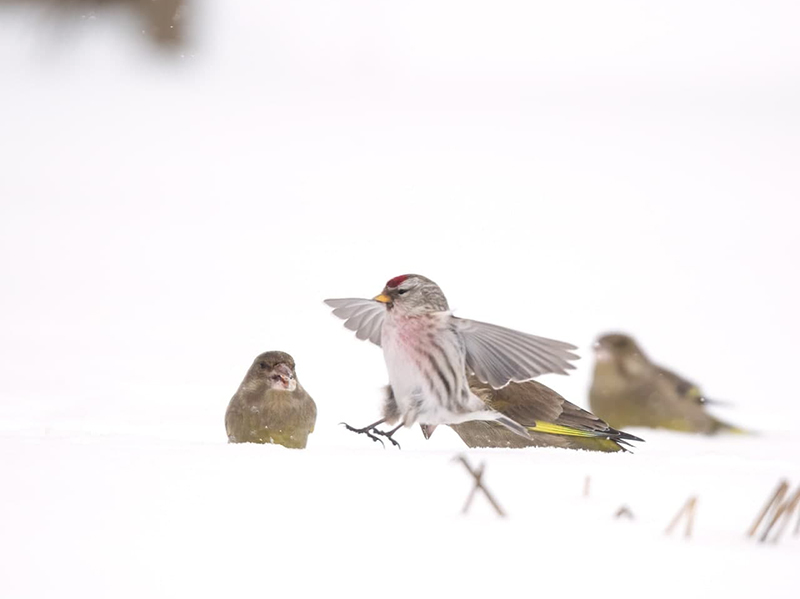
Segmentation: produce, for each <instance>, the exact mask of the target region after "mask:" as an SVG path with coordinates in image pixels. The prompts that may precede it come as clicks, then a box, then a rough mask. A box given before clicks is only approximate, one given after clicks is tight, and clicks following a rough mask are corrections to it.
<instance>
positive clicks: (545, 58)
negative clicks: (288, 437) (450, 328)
mask: <svg viewBox="0 0 800 599" xmlns="http://www.w3.org/2000/svg"><path fill="white" fill-rule="evenodd" d="M112 4H113V3H112ZM42 6H43V3H39V2H33V1H32V2H19V3H0V86H2V93H0V115H2V117H3V118H2V123H0V166H2V173H0V284H1V285H2V288H1V289H0V481H1V482H0V484H2V488H0V595H1V596H3V597H6V596H8V597H50V596H81V597H105V596H120V597H125V596H130V597H143V596H159V595H160V596H172V597H175V596H184V595H192V596H196V597H205V596H208V597H219V596H221V595H227V594H236V593H248V594H254V595H256V594H257V595H263V596H267V595H269V594H275V593H278V592H283V593H293V594H298V595H303V594H304V593H314V594H322V593H326V594H327V593H330V594H333V593H340V592H344V591H351V592H352V593H353V594H355V595H366V594H369V595H371V596H374V595H377V594H380V595H388V596H392V595H404V596H409V595H412V594H420V593H422V594H425V593H428V592H438V591H441V592H442V594H443V593H445V592H447V593H452V592H454V591H455V590H458V589H465V590H467V591H469V593H467V594H468V595H478V596H480V595H483V596H488V595H489V594H491V595H492V596H495V595H497V596H500V595H503V594H507V593H518V594H525V595H536V594H538V595H548V596H552V595H555V594H556V593H558V594H559V595H560V596H563V595H571V594H577V593H582V594H584V593H591V594H593V595H599V596H604V595H605V596H614V597H621V596H642V595H645V596H665V597H672V596H692V595H697V596H700V595H704V596H706V595H709V594H712V595H722V594H723V593H724V594H725V595H727V596H768V595H770V593H771V592H774V593H775V594H777V593H781V594H782V596H789V595H790V594H791V590H792V586H791V585H792V584H794V586H796V582H794V581H793V578H792V574H793V570H792V569H791V567H790V563H791V564H796V562H797V558H798V552H800V539H798V538H796V537H795V538H790V537H787V538H785V539H784V540H783V541H782V542H781V543H780V544H779V545H777V546H770V545H767V546H763V545H758V544H755V543H753V542H750V541H748V540H746V539H745V537H744V532H745V530H746V529H747V527H748V526H749V525H750V524H751V522H752V520H753V519H754V517H755V515H756V513H757V511H758V509H759V508H760V507H761V505H762V504H763V503H764V502H765V500H766V499H767V496H768V495H769V494H770V493H771V491H772V490H773V488H774V487H775V485H776V484H777V481H778V479H779V478H781V477H787V478H789V479H790V481H791V482H792V484H793V486H796V485H798V484H800V433H798V426H797V422H798V421H800V402H798V393H797V383H796V368H797V364H798V358H800V356H798V349H797V347H798V346H797V340H798V339H799V338H800V319H798V317H797V306H798V305H800V283H798V279H797V276H796V271H797V257H798V256H800V236H798V235H797V231H796V229H797V222H798V220H800V204H798V202H797V198H798V197H799V196H800V180H798V177H797V164H798V160H800V146H799V142H798V140H800V108H799V107H800V78H799V77H798V73H800V36H798V35H797V31H796V30H797V27H796V23H797V22H798V19H800V8H798V5H797V3H795V2H770V3H768V4H764V3H762V2H757V1H755V0H745V1H742V2H736V3H730V2H725V1H722V0H701V1H697V0H692V1H688V0H687V1H682V0H678V1H676V2H669V3H648V4H642V3H638V2H627V1H624V0H611V1H609V2H603V3H596V2H589V1H588V0H571V1H567V2H561V3H545V2H517V1H512V0H508V1H504V2H503V1H501V2H492V3H482V2H464V1H460V2H441V3H435V4H432V3H430V2H414V1H411V2H404V3H395V4H391V3H375V2H359V1H357V0H349V1H345V2H339V3H329V2H322V1H319V2H302V3H298V2H268V1H255V0H226V1H225V2H210V1H207V0H203V1H196V2H193V3H191V5H190V6H191V9H192V10H191V11H190V15H191V27H189V28H188V29H187V31H188V33H189V37H188V40H189V41H188V44H187V45H186V46H185V47H184V48H181V49H180V50H179V51H178V53H176V54H175V55H169V54H165V53H163V52H159V51H156V50H154V49H153V48H152V47H151V46H150V45H148V44H147V42H146V40H144V39H142V36H141V35H140V34H139V31H138V29H137V27H136V26H135V21H133V20H131V19H130V18H129V15H128V14H127V13H125V12H124V10H120V11H116V9H114V8H108V9H98V10H97V11H95V12H93V13H92V14H90V15H82V14H79V13H75V14H73V15H72V17H73V18H72V21H71V23H69V22H67V21H64V20H60V18H58V17H54V16H53V15H52V14H50V15H45V16H43V14H42ZM66 14H70V13H66ZM405 272H419V273H421V274H425V275H427V276H430V277H431V278H432V279H434V280H435V281H437V282H438V283H439V284H440V285H441V286H442V288H443V289H444V291H445V293H446V294H447V295H448V298H449V299H450V303H451V305H452V306H453V307H454V308H455V310H456V312H457V314H459V315H463V316H467V317H472V318H476V319H480V320H486V321H489V322H496V323H498V324H502V325H506V326H511V327H514V328H518V329H520V330H525V331H529V332H532V333H536V334H540V335H545V336H548V337H554V338H558V339H563V340H566V341H570V342H572V343H575V344H576V345H578V346H579V347H580V353H581V355H582V356H583V360H582V361H581V362H580V366H579V369H578V370H576V371H575V372H574V373H573V374H572V375H571V376H570V377H558V376H549V377H545V378H544V379H543V382H545V383H546V384H548V385H551V386H553V387H554V388H555V389H556V390H558V391H559V392H560V393H562V394H563V395H564V396H565V397H567V398H568V399H570V400H571V401H574V402H575V403H577V404H579V405H583V406H586V392H587V389H588V385H589V379H590V373H591V366H592V360H591V355H590V347H591V343H592V341H593V339H594V338H595V337H596V335H598V334H599V333H601V332H604V331H607V330H612V329H615V330H618V329H621V330H624V331H627V332H630V333H632V334H633V335H634V336H636V337H637V338H638V339H639V340H640V341H641V343H642V345H643V346H644V347H645V349H646V350H648V352H649V353H650V354H651V355H652V356H653V357H654V358H655V359H657V360H658V361H660V362H662V363H664V364H665V365H668V366H670V367H672V368H674V369H676V370H677V371H679V372H681V373H682V374H684V375H686V376H688V377H690V378H692V379H694V380H696V381H697V382H699V383H700V384H701V385H702V386H703V388H704V389H705V391H706V392H707V393H708V395H709V396H711V397H715V398H718V399H723V400H727V401H730V402H731V403H732V404H733V405H732V407H729V408H725V409H720V411H719V414H720V416H722V417H724V418H726V419H728V420H730V421H731V422H733V423H735V424H738V425H741V426H743V427H745V428H749V429H752V430H757V431H760V433H761V434H759V435H758V436H752V437H737V438H724V439H698V438H693V437H687V436H682V435H671V434H666V433H654V432H652V431H632V432H634V433H635V434H639V435H640V436H643V437H645V438H646V439H647V442H646V443H645V444H643V445H641V446H640V447H638V448H637V449H636V452H635V453H634V454H626V455H595V454H589V453H583V452H581V453H578V452H567V451H559V450H531V451H517V452H507V451H488V450H487V451H470V452H468V453H469V456H470V459H471V460H472V462H473V463H474V464H478V463H480V462H481V461H484V460H485V462H486V466H487V474H486V478H487V484H488V486H489V487H490V488H491V489H492V491H493V492H494V493H495V494H496V495H497V498H498V500H499V501H500V502H501V504H502V505H503V507H504V508H505V509H506V510H507V511H508V513H509V517H508V519H507V520H499V519H497V518H496V517H495V515H494V514H493V513H492V512H491V511H490V509H489V508H488V506H487V504H486V502H485V500H484V499H483V498H482V497H478V498H476V500H475V505H474V507H473V511H472V513H471V514H470V515H469V516H468V517H462V516H461V515H460V514H459V511H460V508H461V505H462V503H463V501H464V500H465V498H466V496H467V494H468V492H469V489H470V485H471V481H470V478H469V477H468V475H467V474H466V472H465V471H464V469H463V467H462V466H460V465H459V464H456V463H453V462H452V458H453V456H455V455H456V454H457V453H458V452H459V451H461V448H460V441H459V440H458V439H457V438H456V437H455V436H454V435H453V434H452V433H450V432H449V431H446V430H443V431H437V432H436V435H435V436H434V438H433V439H432V440H431V441H430V442H427V443H426V442H425V441H424V440H423V439H422V437H421V434H420V433H419V431H418V430H411V431H404V432H403V434H402V436H401V437H400V440H401V442H402V443H403V447H404V449H403V450H402V451H401V452H398V451H395V450H393V449H387V450H385V451H384V450H381V449H380V448H379V447H377V446H375V445H374V444H372V443H370V442H368V441H367V440H364V439H360V438H357V437H355V436H353V435H352V434H349V433H346V432H345V431H343V430H342V428H341V427H339V426H338V422H340V421H342V420H344V421H348V422H350V423H353V424H363V423H367V422H370V421H372V420H374V419H375V418H376V414H377V410H378V397H379V388H380V386H381V385H382V384H384V383H385V378H386V375H385V369H384V366H383V363H382V359H381V356H380V352H379V350H378V349H377V348H375V347H373V346H370V345H369V344H365V343H360V342H358V341H357V340H355V339H354V338H353V336H352V334H351V333H349V332H348V331H346V330H345V329H344V328H343V327H342V326H341V322H340V321H338V320H336V319H335V318H333V317H332V316H331V315H330V314H329V313H328V310H327V309H326V308H325V306H324V305H323V304H322V300H323V299H324V298H326V297H343V296H366V297H371V296H373V295H375V294H376V293H378V292H379V291H380V289H381V288H382V286H383V284H384V282H385V281H386V280H387V279H389V278H390V277H393V276H395V275H398V274H401V273H405ZM270 349H282V350H285V351H288V352H289V353H291V354H292V355H293V356H294V357H295V359H296V360H297V364H298V374H299V377H300V380H301V381H302V383H303V385H304V386H305V388H306V389H307V390H308V391H309V392H310V393H311V395H312V396H313V397H314V398H315V399H316V401H317V404H318V407H319V420H318V426H317V432H316V433H315V434H314V435H313V436H312V437H311V439H310V441H309V448H308V450H307V451H305V452H292V451H288V450H283V449H282V448H277V447H249V446H248V447H242V446H229V445H228V444H227V443H226V442H225V438H224V430H223V429H224V426H223V414H224V411H225V407H226V405H227V402H228V400H229V398H230V396H231V395H232V394H233V392H234V391H235V389H236V387H237V386H238V384H239V382H240V381H241V378H242V377H243V376H244V373H245V372H246V370H247V368H248V366H249V364H250V363H251V361H252V359H253V358H254V357H255V356H256V355H257V354H258V353H260V352H263V351H266V350H270ZM587 475H588V476H591V481H592V482H591V492H590V496H589V497H588V498H584V497H583V496H582V493H583V486H584V479H585V477H586V476H587ZM694 494H696V495H697V496H698V497H699V504H698V513H697V520H696V523H695V533H694V536H693V538H692V539H691V540H689V541H686V540H683V539H681V538H679V537H677V536H676V537H675V538H667V537H665V535H664V532H663V531H664V528H665V527H666V525H667V523H668V522H669V521H670V519H671V518H672V516H673V515H674V514H675V512H676V511H677V510H678V509H679V508H680V506H681V505H682V504H683V502H684V501H685V500H686V499H687V498H688V497H689V496H690V495H694ZM622 504H625V505H627V506H629V507H630V509H631V510H632V511H633V513H634V514H635V520H634V521H632V522H628V521H620V520H616V519H614V518H613V514H614V512H616V510H617V509H618V508H619V507H620V505H622Z"/></svg>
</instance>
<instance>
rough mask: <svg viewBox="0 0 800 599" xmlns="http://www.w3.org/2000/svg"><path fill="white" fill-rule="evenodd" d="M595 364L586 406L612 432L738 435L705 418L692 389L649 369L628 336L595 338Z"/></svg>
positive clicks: (654, 367)
mask: <svg viewBox="0 0 800 599" xmlns="http://www.w3.org/2000/svg"><path fill="white" fill-rule="evenodd" d="M595 359H596V361H595V368H594V379H593V380H592V386H591V389H590V391H589V406H590V408H591V410H592V411H593V412H594V413H595V414H597V415H598V416H600V417H601V418H603V419H604V420H606V421H607V422H608V423H609V424H611V425H612V426H616V427H631V426H646V427H650V428H666V429H671V430H676V431H683V432H691V433H703V434H707V435H711V434H714V433H718V432H724V431H728V432H743V431H741V430H740V429H738V428H736V427H734V426H732V425H730V424H727V423H725V422H723V421H721V420H719V419H718V418H716V417H714V416H712V415H711V414H709V413H708V411H707V410H706V404H707V403H709V401H708V400H707V399H706V398H705V397H704V396H703V394H702V393H701V391H700V389H699V388H698V387H697V385H695V384H693V383H691V382H689V381H687V380H686V379H684V378H681V377H680V376H678V375H677V374H675V373H674V372H671V371H669V370H667V369H666V368H662V367H660V366H658V365H656V364H653V363H652V362H651V361H650V359H649V358H648V357H647V355H645V353H644V352H643V351H642V349H641V348H640V347H639V346H638V345H637V344H636V342H635V341H634V340H633V339H631V338H630V337H628V336H627V335H619V334H609V335H604V336H602V337H600V338H599V339H598V341H597V343H596V344H595Z"/></svg>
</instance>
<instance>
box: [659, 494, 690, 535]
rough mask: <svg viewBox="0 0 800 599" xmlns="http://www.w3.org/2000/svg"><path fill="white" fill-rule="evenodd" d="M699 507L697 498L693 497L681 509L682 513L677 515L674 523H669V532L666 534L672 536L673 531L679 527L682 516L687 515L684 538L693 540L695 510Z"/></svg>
mask: <svg viewBox="0 0 800 599" xmlns="http://www.w3.org/2000/svg"><path fill="white" fill-rule="evenodd" d="M696 507H697V497H696V496H692V497H689V499H687V500H686V503H685V504H684V505H683V507H682V508H681V509H680V511H679V512H678V513H677V514H675V517H674V518H673V519H672V522H670V523H669V526H667V530H665V531H664V532H665V533H666V534H671V533H672V530H673V529H674V528H675V526H677V524H678V522H680V519H681V516H683V514H686V531H685V532H684V535H683V536H684V537H686V538H687V539H688V538H691V536H692V529H693V528H694V512H695V508H696Z"/></svg>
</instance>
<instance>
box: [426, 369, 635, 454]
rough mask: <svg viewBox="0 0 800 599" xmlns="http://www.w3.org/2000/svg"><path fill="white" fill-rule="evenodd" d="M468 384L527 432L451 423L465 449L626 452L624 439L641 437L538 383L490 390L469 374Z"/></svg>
mask: <svg viewBox="0 0 800 599" xmlns="http://www.w3.org/2000/svg"><path fill="white" fill-rule="evenodd" d="M469 386H470V389H471V390H472V392H473V393H475V395H477V396H478V397H480V398H481V399H482V400H483V401H485V402H486V404H487V405H488V406H489V407H490V408H492V409H493V410H497V411H498V412H501V413H502V414H504V415H505V416H508V417H509V418H512V419H514V420H515V421H516V422H519V423H520V424H522V425H523V426H525V427H526V428H527V429H528V432H529V434H530V436H531V438H530V439H525V438H524V437H522V436H520V435H518V434H516V433H514V432H512V431H510V430H508V429H507V428H506V427H504V426H502V425H500V424H497V423H495V422H490V421H485V420H472V421H469V422H463V423H461V424H452V425H450V427H451V428H452V429H453V430H454V431H455V432H456V433H457V434H458V436H459V437H461V439H462V440H463V441H464V443H466V444H467V445H468V446H469V447H512V448H519V447H564V448H567V449H587V450H591V451H606V452H613V451H622V450H624V449H625V448H624V445H628V443H627V441H641V439H639V438H638V437H634V436H633V435H629V434H627V433H624V432H621V431H618V430H615V429H613V428H611V427H610V426H608V425H607V424H606V423H605V422H603V421H602V420H600V419H599V418H597V417H595V416H594V415H593V414H591V413H589V412H587V411H586V410H583V409H581V408H579V407H578V406H576V405H574V404H572V403H570V402H568V401H567V400H566V399H564V398H563V397H561V395H559V394H558V393H556V392H555V391H553V390H552V389H550V388H549V387H546V386H544V385H542V384H541V383H539V382H537V381H527V382H525V383H510V384H509V385H506V386H505V387H503V388H502V389H493V388H492V387H491V386H490V385H488V384H486V383H482V382H481V381H480V380H478V379H477V378H476V377H475V376H474V375H470V376H469ZM423 430H424V429H423ZM545 431H558V432H545Z"/></svg>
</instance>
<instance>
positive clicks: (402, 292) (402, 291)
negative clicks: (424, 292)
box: [397, 289, 408, 295]
mask: <svg viewBox="0 0 800 599" xmlns="http://www.w3.org/2000/svg"><path fill="white" fill-rule="evenodd" d="M406 291H408V289H398V290H397V295H403V294H404V293H405V292H406Z"/></svg>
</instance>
